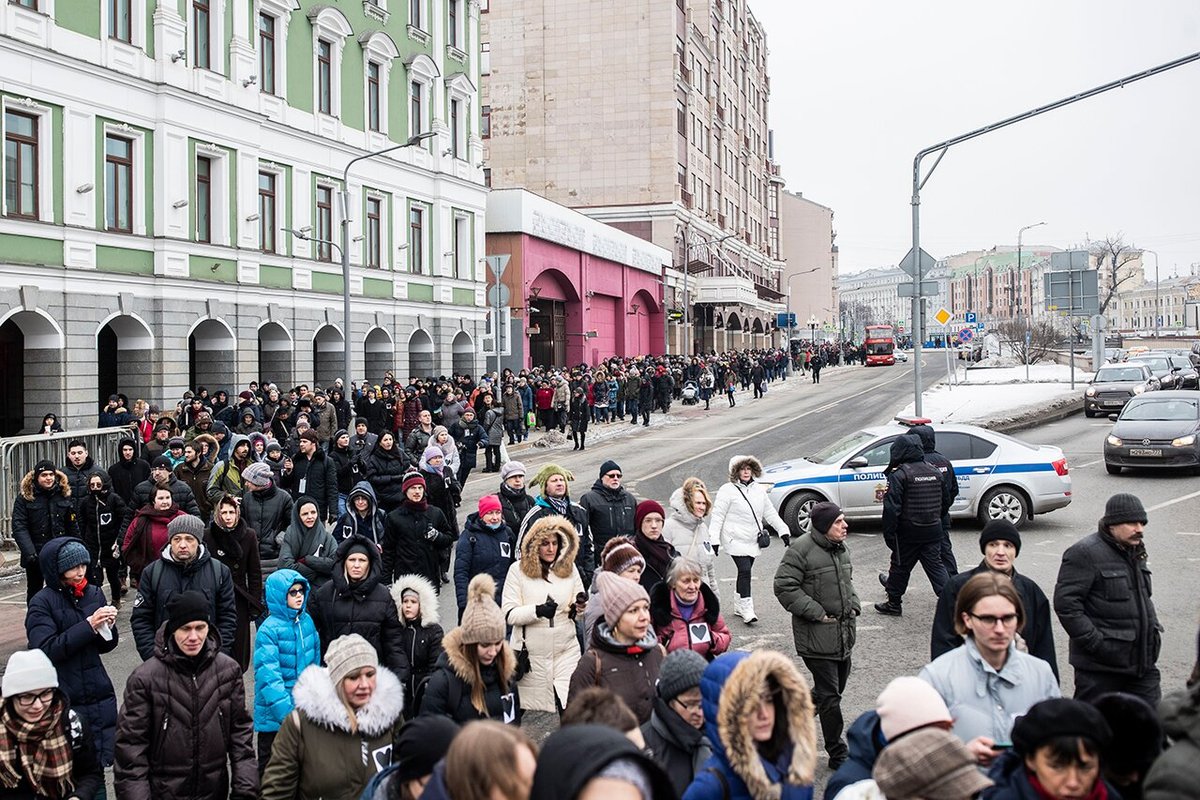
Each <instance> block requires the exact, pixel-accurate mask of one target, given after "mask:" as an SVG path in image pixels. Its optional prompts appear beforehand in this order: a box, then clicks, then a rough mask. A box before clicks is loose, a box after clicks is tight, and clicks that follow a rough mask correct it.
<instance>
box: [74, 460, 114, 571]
mask: <svg viewBox="0 0 1200 800" xmlns="http://www.w3.org/2000/svg"><path fill="white" fill-rule="evenodd" d="M98 474H99V475H100V479H101V480H103V481H104V486H105V489H106V491H105V492H104V493H103V494H101V495H94V494H92V493H91V492H88V493H87V495H86V496H85V497H83V498H82V499H80V501H79V535H80V536H81V537H82V538H83V543H84V544H85V545H87V549H88V553H90V554H91V556H92V567H91V568H90V569H89V570H88V572H89V573H90V574H93V575H99V570H97V569H96V566H97V565H100V566H105V567H107V566H110V565H113V564H115V563H116V562H117V561H118V559H117V558H116V557H114V556H113V553H112V548H113V544H114V543H116V541H117V537H118V536H119V535H120V534H121V530H120V527H121V520H123V519H124V518H125V501H124V500H122V499H121V495H119V494H117V492H116V491H115V490H113V489H111V485H112V483H111V481H110V480H109V478H108V473H107V472H100V473H98ZM89 580H90V579H89ZM97 582H98V581H97Z"/></svg>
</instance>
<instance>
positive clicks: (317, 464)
mask: <svg viewBox="0 0 1200 800" xmlns="http://www.w3.org/2000/svg"><path fill="white" fill-rule="evenodd" d="M297 448H298V450H299V452H297V453H296V455H295V456H293V457H292V458H289V459H285V460H284V462H283V476H282V477H281V478H280V479H279V485H280V486H281V487H283V488H284V489H287V490H288V493H289V494H290V495H291V496H292V502H295V501H296V500H299V499H300V498H301V497H310V498H312V499H313V500H315V501H316V503H317V510H318V511H319V512H320V514H321V519H322V520H325V521H330V522H332V521H333V520H334V519H336V518H337V507H338V490H337V467H336V466H335V465H334V463H333V459H331V458H327V457H326V455H325V451H324V450H322V449H321V440H320V439H319V438H317V434H316V432H315V431H311V430H310V431H305V432H304V433H302V434H301V435H300V441H299V443H298V444H297ZM330 515H332V517H331V516H330Z"/></svg>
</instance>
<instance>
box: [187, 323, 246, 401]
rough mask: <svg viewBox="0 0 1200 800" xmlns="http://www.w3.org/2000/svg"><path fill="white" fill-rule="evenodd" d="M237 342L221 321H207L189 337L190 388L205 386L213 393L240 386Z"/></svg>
mask: <svg viewBox="0 0 1200 800" xmlns="http://www.w3.org/2000/svg"><path fill="white" fill-rule="evenodd" d="M236 354H237V341H236V340H235V339H234V337H233V331H231V330H230V329H229V326H228V325H226V324H225V323H224V322H222V321H221V320H219V319H203V320H201V321H200V322H198V323H196V326H195V327H194V328H192V332H191V334H190V335H189V336H188V387H189V388H191V389H195V388H196V387H197V386H203V387H205V388H207V389H208V390H209V393H210V394H211V393H213V392H215V391H216V390H217V389H225V390H226V391H228V390H229V389H231V388H233V387H235V386H236V385H237V376H236V374H235V371H236V364H237V360H236Z"/></svg>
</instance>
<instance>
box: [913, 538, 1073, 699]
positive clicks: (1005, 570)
mask: <svg viewBox="0 0 1200 800" xmlns="http://www.w3.org/2000/svg"><path fill="white" fill-rule="evenodd" d="M979 550H980V552H982V553H983V561H981V562H980V563H979V566H977V567H975V568H974V569H972V570H968V571H967V572H960V573H958V574H957V575H955V576H954V577H952V578H951V579H950V580H949V581H947V582H946V586H945V588H943V589H942V593H941V594H940V595H938V602H937V610H936V611H935V612H934V615H933V628H932V630H931V632H930V636H929V657H930V658H931V659H934V658H937V657H938V656H940V655H941V654H942V653H945V652H948V651H950V650H953V649H954V648H956V647H959V646H960V645H962V642H963V640H962V637H961V636H959V635H958V633H957V632H956V631H955V630H954V603H955V600H956V599H957V598H958V593H959V591H960V590H961V589H962V587H963V584H965V583H966V582H967V581H969V580H970V579H971V578H973V577H974V576H976V575H981V574H983V573H986V572H998V573H1000V574H1001V575H1007V576H1008V577H1009V578H1010V579H1011V580H1012V582H1013V585H1014V586H1016V587H1017V593H1018V594H1020V595H1021V603H1022V605H1024V606H1025V614H1026V620H1025V628H1024V630H1022V631H1021V636H1020V641H1019V642H1018V647H1020V646H1021V643H1023V644H1024V647H1025V649H1026V651H1027V652H1028V653H1029V654H1030V655H1032V656H1037V657H1038V658H1040V659H1042V660H1043V661H1045V662H1046V663H1047V664H1049V665H1050V669H1051V670H1053V671H1054V675H1055V677H1058V656H1057V655H1055V652H1054V631H1053V628H1052V625H1051V617H1050V600H1049V599H1047V597H1046V593H1045V592H1043V591H1042V587H1040V586H1038V585H1037V583H1036V582H1035V581H1034V580H1033V579H1031V578H1028V577H1026V576H1025V575H1022V574H1021V573H1019V572H1017V568H1016V561H1017V557H1018V556H1019V555H1020V554H1021V533H1020V531H1018V530H1017V526H1016V525H1013V524H1012V523H1011V522H1009V521H1008V520H1006V519H994V520H992V521H991V522H989V523H988V524H987V525H984V526H983V530H982V531H981V532H980V533H979Z"/></svg>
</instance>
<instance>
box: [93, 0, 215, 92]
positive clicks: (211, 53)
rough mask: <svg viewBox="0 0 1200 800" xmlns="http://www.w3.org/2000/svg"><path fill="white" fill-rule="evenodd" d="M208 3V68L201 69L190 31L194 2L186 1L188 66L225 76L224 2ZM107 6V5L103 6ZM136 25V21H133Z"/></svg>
mask: <svg viewBox="0 0 1200 800" xmlns="http://www.w3.org/2000/svg"><path fill="white" fill-rule="evenodd" d="M207 2H208V66H207V67H201V66H198V65H197V64H196V52H195V48H194V47H193V46H192V45H193V44H194V43H195V38H194V31H193V29H192V20H193V19H194V14H193V12H192V8H193V6H194V0H188V3H187V19H185V20H184V24H185V25H186V26H187V34H186V35H187V39H186V40H185V41H186V42H187V45H186V47H187V53H188V62H187V63H188V66H190V67H192V68H194V69H204V70H208V71H209V72H215V73H217V74H218V75H224V74H225V3H226V0H207ZM105 5H107V3H106V4H105ZM134 22H135V23H136V22H137V20H134Z"/></svg>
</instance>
